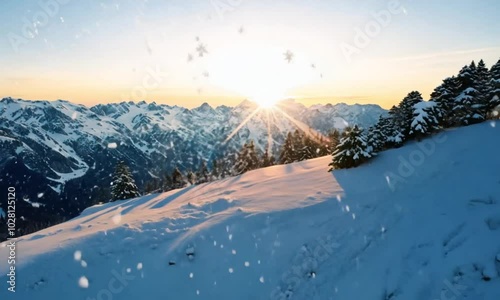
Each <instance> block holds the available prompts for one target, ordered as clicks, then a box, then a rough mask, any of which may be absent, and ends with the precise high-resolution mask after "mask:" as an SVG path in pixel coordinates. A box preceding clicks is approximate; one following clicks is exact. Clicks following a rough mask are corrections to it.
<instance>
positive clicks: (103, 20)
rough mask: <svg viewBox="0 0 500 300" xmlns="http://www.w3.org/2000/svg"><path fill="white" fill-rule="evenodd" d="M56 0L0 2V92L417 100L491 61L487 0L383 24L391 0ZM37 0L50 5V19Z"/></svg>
mask: <svg viewBox="0 0 500 300" xmlns="http://www.w3.org/2000/svg"><path fill="white" fill-rule="evenodd" d="M59 1H60V2H61V3H59V2H57V0H37V1H34V0H26V1H14V0H4V1H2V2H0V39H1V42H0V65H1V66H2V70H1V71H2V72H0V97H2V96H13V97H21V98H27V99H49V100H55V99H60V98H61V99H67V100H70V101H75V102H79V103H83V104H88V105H92V104H95V103H102V102H114V101H120V100H141V99H139V98H145V99H146V100H150V101H152V100H156V101H157V102H163V103H169V104H178V105H184V106H188V107H192V106H197V105H199V104H201V103H202V102H204V101H208V102H209V103H211V104H214V105H219V104H229V105H233V104H235V103H237V102H239V101H241V100H242V99H244V98H256V99H257V98H259V99H260V100H261V101H262V99H266V98H269V99H271V98H276V97H295V98H297V99H299V101H302V102H304V103H305V104H314V103H320V102H322V103H326V102H332V103H334V102H340V101H343V102H348V103H354V102H358V103H379V104H381V105H382V106H384V107H390V106H391V105H392V104H394V103H396V102H398V101H399V100H400V99H401V98H402V97H404V95H405V94H406V93H407V92H409V91H411V90H414V89H416V90H420V91H421V92H422V93H423V94H424V96H426V97H427V96H428V94H429V93H430V92H431V91H432V89H433V88H434V87H435V86H437V85H438V84H439V83H440V81H441V79H443V78H444V77H446V76H450V75H453V74H455V73H456V72H457V71H458V70H459V69H460V67H461V66H463V65H464V64H466V63H468V62H470V61H471V60H472V59H476V60H478V59H480V58H484V59H485V62H486V63H487V64H488V65H489V66H491V64H493V63H495V62H496V61H497V60H498V59H499V58H500V26H498V11H500V4H499V2H498V1H493V0H488V1H430V0H428V1H404V0H401V1H398V3H397V6H398V8H399V10H398V13H390V12H389V16H390V20H389V21H388V22H387V24H385V25H384V24H381V23H380V22H379V21H377V18H376V17H374V14H379V15H380V14H382V15H385V12H388V11H389V10H388V7H389V5H390V3H391V1H381V0H367V1H362V0H353V1H332V0H325V1H315V0H288V1H285V0H283V1H256V0H252V1H250V0H198V1H153V0H149V1H131V0H127V1H93V0H90V1H76V0H59ZM40 3H58V4H57V9H56V10H55V13H53V14H52V13H51V14H50V15H49V14H47V13H46V12H45V11H44V9H43V8H42V7H41V5H40ZM52 7H54V6H52ZM385 16H386V15H385ZM37 21H38V24H37ZM373 22H376V23H377V22H378V26H379V30H378V31H376V32H375V34H373V36H371V37H369V38H368V43H367V45H363V47H358V46H356V44H355V42H354V40H355V37H356V34H357V30H360V31H361V32H363V33H365V34H366V28H367V26H368V27H369V25H370V24H372V25H373ZM33 24H35V25H36V31H35V30H34V28H35V27H32V26H33ZM26 28H28V32H27V31H26V30H23V29H26ZM30 28H31V29H30ZM240 29H242V31H241V32H240ZM199 44H203V45H204V46H205V47H206V48H207V50H208V53H207V54H206V55H204V56H203V57H199V56H198V55H197V52H196V47H197V46H198V45H199ZM346 45H349V47H350V46H353V47H355V48H356V49H357V50H356V52H355V53H351V54H350V55H346V52H345V49H346V48H345V47H346ZM350 49H351V50H352V48H350ZM288 50H289V51H291V52H292V53H293V54H294V57H293V61H292V62H291V63H287V62H286V61H285V60H284V59H283V55H282V54H283V53H284V52H286V51H288ZM190 54H191V55H193V60H192V61H188V60H187V58H188V56H189V55H190ZM313 65H314V67H313ZM152 70H156V71H152ZM151 73H155V74H156V75H151ZM151 77H154V78H153V79H152V78H151ZM144 82H147V83H148V84H147V88H145V87H144Z"/></svg>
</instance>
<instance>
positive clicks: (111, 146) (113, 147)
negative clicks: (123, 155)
mask: <svg viewBox="0 0 500 300" xmlns="http://www.w3.org/2000/svg"><path fill="white" fill-rule="evenodd" d="M116 147H118V145H117V144H116V143H109V144H108V148H109V149H116Z"/></svg>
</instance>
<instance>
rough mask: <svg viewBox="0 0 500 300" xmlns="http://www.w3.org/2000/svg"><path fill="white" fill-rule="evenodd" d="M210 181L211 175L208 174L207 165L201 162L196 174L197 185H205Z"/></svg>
mask: <svg viewBox="0 0 500 300" xmlns="http://www.w3.org/2000/svg"><path fill="white" fill-rule="evenodd" d="M209 180H210V173H209V172H208V168H207V164H206V163H205V161H204V160H203V161H202V162H201V165H200V168H199V169H198V172H196V183H205V182H208V181H209Z"/></svg>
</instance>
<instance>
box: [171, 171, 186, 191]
mask: <svg viewBox="0 0 500 300" xmlns="http://www.w3.org/2000/svg"><path fill="white" fill-rule="evenodd" d="M171 178H172V189H174V190H175V189H181V188H183V187H185V186H186V180H185V179H184V176H182V173H181V171H180V170H179V168H177V167H175V168H174V170H173V171H172V176H171Z"/></svg>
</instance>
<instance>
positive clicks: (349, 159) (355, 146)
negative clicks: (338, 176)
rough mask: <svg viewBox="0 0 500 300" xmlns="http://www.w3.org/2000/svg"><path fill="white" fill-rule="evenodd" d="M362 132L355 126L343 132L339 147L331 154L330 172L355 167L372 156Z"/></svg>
mask: <svg viewBox="0 0 500 300" xmlns="http://www.w3.org/2000/svg"><path fill="white" fill-rule="evenodd" d="M373 155H374V154H373V152H372V150H371V146H370V145H369V144H368V142H367V139H366V136H365V135H364V134H363V131H362V130H361V129H360V128H359V127H358V126H357V125H355V126H354V127H353V128H352V129H349V130H348V131H346V132H345V135H344V137H342V139H341V140H340V143H339V145H337V148H336V149H335V151H334V152H333V154H332V162H331V163H330V164H329V166H330V170H329V171H332V170H333V169H347V168H353V167H357V166H359V165H360V164H362V163H363V162H365V161H366V160H368V159H369V158H371V157H372V156H373Z"/></svg>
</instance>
